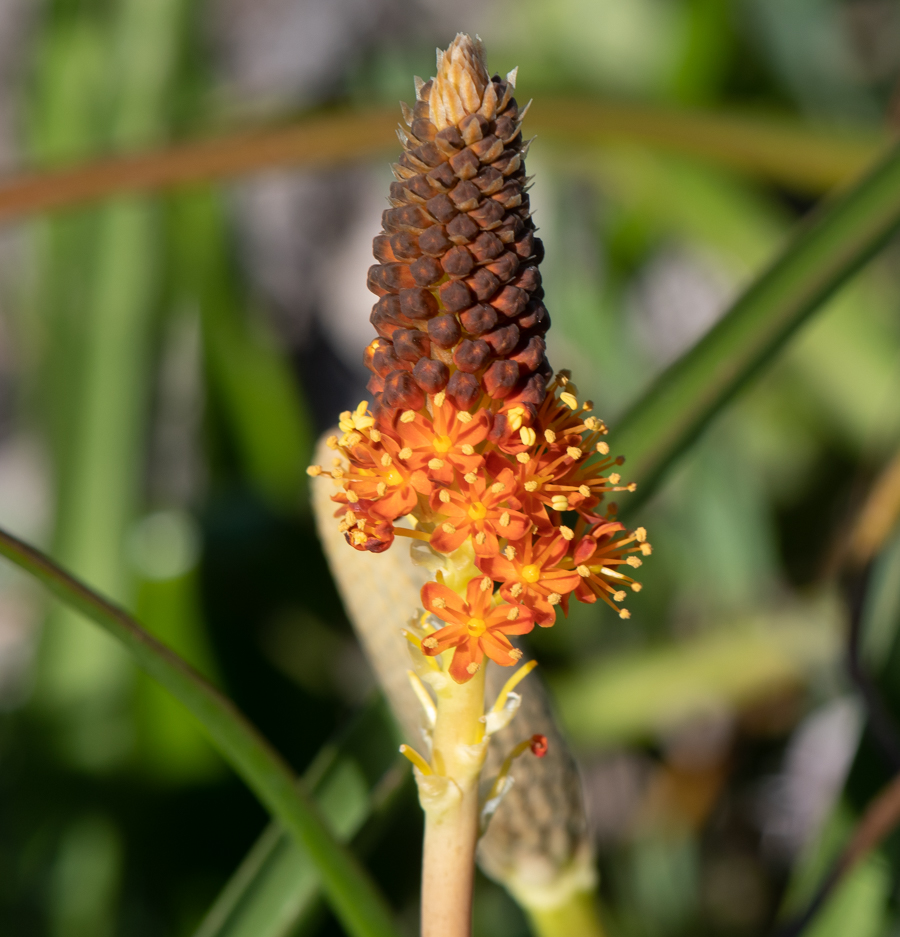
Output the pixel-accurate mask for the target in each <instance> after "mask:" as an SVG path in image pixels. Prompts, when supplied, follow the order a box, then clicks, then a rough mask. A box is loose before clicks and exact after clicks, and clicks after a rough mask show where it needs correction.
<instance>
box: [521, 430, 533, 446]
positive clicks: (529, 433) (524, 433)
mask: <svg viewBox="0 0 900 937" xmlns="http://www.w3.org/2000/svg"><path fill="white" fill-rule="evenodd" d="M519 439H521V440H522V445H523V446H533V445H534V444H535V443H536V442H537V433H535V431H534V430H533V429H532V428H531V427H530V426H523V427H522V428H521V429H520V430H519Z"/></svg>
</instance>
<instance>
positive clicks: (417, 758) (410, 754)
mask: <svg viewBox="0 0 900 937" xmlns="http://www.w3.org/2000/svg"><path fill="white" fill-rule="evenodd" d="M400 754H401V755H403V756H404V757H405V758H408V759H409V760H410V761H411V762H412V763H413V764H414V765H415V766H416V767H417V768H418V769H419V771H421V772H422V774H434V771H432V770H431V765H430V764H428V762H427V761H426V760H425V759H424V758H423V757H422V756H421V755H420V754H419V753H418V752H417V751H416V750H415V749H414V748H410V747H409V745H406V744H404V745H401V746H400Z"/></svg>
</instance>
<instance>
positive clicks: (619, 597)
mask: <svg viewBox="0 0 900 937" xmlns="http://www.w3.org/2000/svg"><path fill="white" fill-rule="evenodd" d="M613 600H614V601H616V602H624V601H625V593H624V592H622V591H620V592H614V593H613Z"/></svg>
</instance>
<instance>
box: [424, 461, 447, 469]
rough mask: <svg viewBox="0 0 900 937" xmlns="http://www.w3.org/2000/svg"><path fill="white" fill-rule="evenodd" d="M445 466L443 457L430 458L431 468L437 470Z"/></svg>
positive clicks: (429, 465)
mask: <svg viewBox="0 0 900 937" xmlns="http://www.w3.org/2000/svg"><path fill="white" fill-rule="evenodd" d="M443 467H444V460H443V459H429V460H428V468H430V469H435V470H437V469H442V468H443Z"/></svg>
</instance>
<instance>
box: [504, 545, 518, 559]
mask: <svg viewBox="0 0 900 937" xmlns="http://www.w3.org/2000/svg"><path fill="white" fill-rule="evenodd" d="M503 555H504V556H505V557H506V558H507V559H508V560H509V561H510V562H512V560H514V559H515V558H516V548H515V547H514V546H512V545H510V546H508V547H507V548H506V549H505V550H504V551H503Z"/></svg>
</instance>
